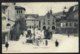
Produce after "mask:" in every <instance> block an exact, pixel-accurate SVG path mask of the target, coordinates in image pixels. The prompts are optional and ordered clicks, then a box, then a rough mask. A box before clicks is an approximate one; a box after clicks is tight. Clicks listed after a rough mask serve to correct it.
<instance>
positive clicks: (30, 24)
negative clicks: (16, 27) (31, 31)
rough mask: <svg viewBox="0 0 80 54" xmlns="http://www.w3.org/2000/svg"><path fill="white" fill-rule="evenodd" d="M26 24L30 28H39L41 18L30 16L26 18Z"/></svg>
mask: <svg viewBox="0 0 80 54" xmlns="http://www.w3.org/2000/svg"><path fill="white" fill-rule="evenodd" d="M26 26H27V27H28V28H30V27H31V28H34V27H36V28H39V20H38V19H36V18H34V17H32V16H29V17H27V18H26Z"/></svg>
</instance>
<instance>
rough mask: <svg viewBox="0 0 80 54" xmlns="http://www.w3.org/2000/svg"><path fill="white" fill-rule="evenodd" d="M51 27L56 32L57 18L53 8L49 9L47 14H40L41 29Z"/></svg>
mask: <svg viewBox="0 0 80 54" xmlns="http://www.w3.org/2000/svg"><path fill="white" fill-rule="evenodd" d="M48 28H49V29H50V30H51V31H52V32H53V33H55V29H56V18H55V17H54V15H53V13H52V10H50V11H48V13H47V14H46V15H45V16H40V29H41V30H43V29H48Z"/></svg>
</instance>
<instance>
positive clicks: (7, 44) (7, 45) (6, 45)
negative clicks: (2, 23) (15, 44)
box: [5, 42, 9, 51]
mask: <svg viewBox="0 0 80 54" xmlns="http://www.w3.org/2000/svg"><path fill="white" fill-rule="evenodd" d="M5 47H6V51H7V50H8V47H9V43H8V42H6V43H5Z"/></svg>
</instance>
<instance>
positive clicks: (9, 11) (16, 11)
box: [1, 3, 25, 43]
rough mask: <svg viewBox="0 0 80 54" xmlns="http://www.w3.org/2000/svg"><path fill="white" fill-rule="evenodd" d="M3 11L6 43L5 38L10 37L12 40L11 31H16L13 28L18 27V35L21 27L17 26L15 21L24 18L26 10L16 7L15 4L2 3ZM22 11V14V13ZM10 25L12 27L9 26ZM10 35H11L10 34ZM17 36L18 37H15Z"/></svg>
mask: <svg viewBox="0 0 80 54" xmlns="http://www.w3.org/2000/svg"><path fill="white" fill-rule="evenodd" d="M1 11H2V40H3V42H2V43H4V42H5V36H6V37H7V36H9V37H8V38H9V39H11V35H10V30H14V29H13V27H17V28H16V30H18V31H16V33H17V32H19V25H17V26H14V25H15V21H16V20H17V19H19V18H20V17H23V18H24V12H25V8H23V7H19V6H16V5H15V3H2V5H1ZM20 11H21V12H20ZM7 24H10V26H7ZM8 33H9V34H8ZM15 36H16V35H15Z"/></svg>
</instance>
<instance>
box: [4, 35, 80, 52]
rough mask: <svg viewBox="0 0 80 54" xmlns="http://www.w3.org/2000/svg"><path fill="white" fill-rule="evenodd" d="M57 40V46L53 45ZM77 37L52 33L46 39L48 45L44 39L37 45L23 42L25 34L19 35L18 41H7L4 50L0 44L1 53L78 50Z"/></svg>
mask: <svg viewBox="0 0 80 54" xmlns="http://www.w3.org/2000/svg"><path fill="white" fill-rule="evenodd" d="M56 40H57V41H59V46H58V47H55V41H56ZM78 40H79V39H78V37H74V36H70V37H68V36H67V35H61V34H53V37H52V39H51V40H48V46H45V44H44V41H45V40H43V41H42V43H40V45H39V46H37V45H36V44H30V43H23V42H25V41H26V37H25V36H20V39H19V41H9V45H10V46H9V48H8V50H7V51H6V49H5V47H4V45H2V53H40V52H41V53H51V52H52V53H58V52H59V53H60V52H61V53H62V52H63V53H64V52H79V51H78V49H79V46H78V45H79V42H78Z"/></svg>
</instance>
